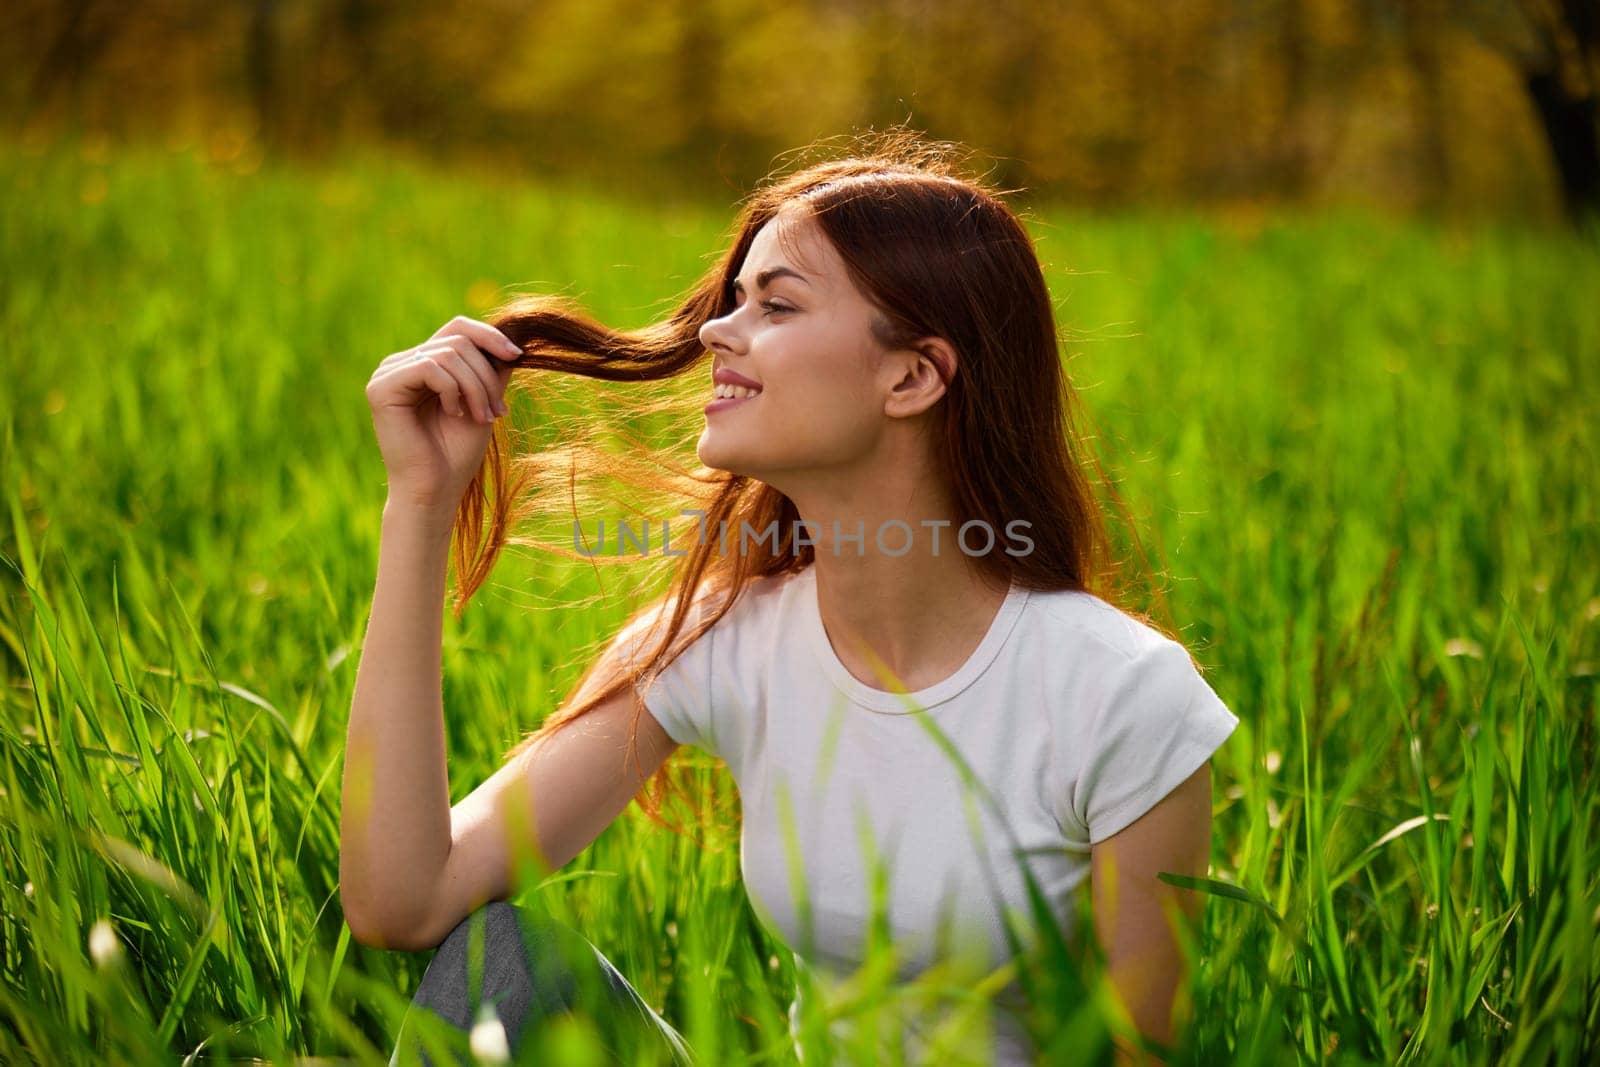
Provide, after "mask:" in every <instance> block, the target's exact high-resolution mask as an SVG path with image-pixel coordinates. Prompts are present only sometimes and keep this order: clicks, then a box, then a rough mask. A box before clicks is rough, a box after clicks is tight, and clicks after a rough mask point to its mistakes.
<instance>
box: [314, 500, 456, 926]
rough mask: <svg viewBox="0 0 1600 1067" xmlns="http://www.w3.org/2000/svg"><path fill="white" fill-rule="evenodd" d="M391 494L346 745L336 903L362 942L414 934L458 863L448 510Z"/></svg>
mask: <svg viewBox="0 0 1600 1067" xmlns="http://www.w3.org/2000/svg"><path fill="white" fill-rule="evenodd" d="M453 511H454V509H453V508H452V509H450V511H448V512H447V511H444V510H442V509H439V508H428V507H424V506H422V505H417V504H409V503H406V502H405V501H404V500H401V499H396V498H395V497H393V496H391V497H390V498H389V500H388V501H387V502H386V503H385V505H384V508H383V533H382V538H381V541H380V547H379V551H378V581H377V587H376V589H375V591H374V592H373V596H372V615H371V618H370V620H369V622H368V625H367V633H366V638H365V640H364V642H363V643H362V646H361V661H360V667H359V668H358V669H357V672H356V685H355V695H354V697H353V699H352V701H351V705H350V725H349V732H348V737H347V741H346V747H345V765H344V786H343V790H344V792H343V799H342V801H341V806H340V824H339V899H340V903H341V904H342V905H343V907H344V914H345V921H346V922H347V923H349V925H350V930H351V932H352V933H353V934H355V935H356V938H357V940H361V941H365V940H366V939H367V937H368V936H369V935H371V934H372V933H373V932H375V931H380V930H397V929H406V928H407V927H409V926H411V925H412V924H414V923H416V922H418V921H419V920H420V919H421V918H422V917H423V915H424V914H425V913H426V911H427V909H428V907H429V906H430V903H431V900H430V898H431V896H432V890H433V888H434V886H436V885H437V884H438V882H439V877H440V872H441V871H442V870H443V869H444V865H445V859H446V858H447V857H448V856H449V854H450V782H449V777H448V774H447V771H446V765H445V743H444V699H443V694H442V692H441V689H440V654H441V644H442V640H443V625H444V623H443V614H444V592H445V572H446V568H447V565H448V560H449V552H450V531H451V523H452V519H453V515H452V512H453Z"/></svg>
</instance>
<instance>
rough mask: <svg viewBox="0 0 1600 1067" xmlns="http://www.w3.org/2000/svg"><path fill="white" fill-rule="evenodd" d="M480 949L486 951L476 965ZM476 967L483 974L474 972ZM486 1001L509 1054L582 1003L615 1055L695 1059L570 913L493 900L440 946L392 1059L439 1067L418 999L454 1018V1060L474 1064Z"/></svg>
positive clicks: (684, 1063)
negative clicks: (421, 1031)
mask: <svg viewBox="0 0 1600 1067" xmlns="http://www.w3.org/2000/svg"><path fill="white" fill-rule="evenodd" d="M474 926H476V927H477V928H478V930H480V931H481V933H479V934H478V935H477V936H478V937H479V938H481V940H480V941H479V944H480V945H481V949H480V950H478V951H476V952H475V951H473V950H472V949H471V942H472V940H473V937H474V930H473V928H474ZM478 952H481V955H478ZM474 958H476V959H477V960H479V961H481V962H479V963H478V964H477V966H473V962H472V961H473V959H474ZM477 975H481V978H478V979H477V981H474V977H475V976H477ZM485 1003H488V1004H492V1005H493V1006H494V1011H495V1014H496V1015H498V1016H499V1018H500V1022H501V1024H502V1025H503V1026H504V1027H505V1031H506V1041H507V1044H508V1045H509V1046H510V1050H511V1054H512V1056H513V1057H515V1056H516V1055H517V1050H518V1049H519V1047H521V1046H522V1045H523V1043H524V1042H525V1041H527V1040H528V1039H529V1038H530V1037H531V1036H532V1035H533V1034H534V1033H535V1031H536V1030H537V1028H538V1024H539V1023H540V1022H541V1021H542V1020H544V1019H546V1018H549V1017H550V1016H554V1015H560V1014H565V1013H568V1012H571V1011H573V1010H574V1009H575V1008H577V1009H583V1010H584V1011H585V1012H586V1014H588V1016H589V1017H590V1018H591V1019H593V1020H594V1021H595V1022H596V1023H597V1025H598V1027H599V1029H600V1030H601V1033H602V1035H603V1036H604V1037H605V1039H606V1041H607V1044H608V1045H609V1046H610V1047H611V1051H612V1052H613V1054H614V1055H615V1056H617V1058H618V1062H621V1063H627V1064H633V1063H645V1062H653V1063H671V1064H675V1065H677V1067H693V1065H694V1063H695V1061H694V1057H693V1056H692V1055H691V1054H690V1050H689V1046H688V1044H687V1043H686V1042H685V1041H684V1040H683V1037H682V1035H681V1034H679V1033H678V1031H676V1030H674V1029H673V1028H672V1027H671V1025H669V1024H668V1023H667V1021H666V1020H665V1019H663V1018H662V1017H661V1016H660V1015H658V1014H656V1012H655V1011H654V1010H653V1009H652V1008H651V1007H650V1005H649V1004H647V1003H646V1002H645V1000H644V998H643V997H641V996H640V995H639V993H638V991H637V990H635V989H634V988H633V986H632V985H630V984H629V983H628V980H627V979H626V978H624V977H623V976H622V974H621V973H620V972H619V971H618V970H617V969H616V968H615V967H614V966H612V964H611V961H610V960H608V959H606V957H605V956H604V954H602V953H601V951H600V950H599V949H598V948H595V946H594V945H593V944H592V943H591V942H590V941H589V939H588V938H586V937H584V936H583V935H582V934H580V933H579V932H578V931H576V930H574V929H572V927H570V926H568V925H566V924H565V923H562V922H559V921H557V920H555V919H552V918H549V917H547V916H539V915H536V914H534V913H533V912H531V911H529V910H528V909H525V908H520V907H517V906H515V905H512V904H509V903H507V902H506V901H503V900H497V901H492V902H490V903H489V904H486V905H484V906H483V907H482V908H480V909H479V910H477V911H475V912H473V913H472V914H471V915H468V916H467V917H466V918H465V919H462V920H461V922H460V923H459V924H458V925H457V926H456V928H455V929H454V930H452V931H450V934H449V936H448V937H446V938H445V939H444V940H443V941H442V942H440V943H439V947H438V948H437V949H436V950H434V954H433V959H432V960H430V961H429V963H428V968H427V970H426V971H424V972H423V975H422V982H421V984H420V985H419V986H418V987H417V992H416V995H415V996H413V997H412V1000H411V1007H410V1008H408V1009H407V1011H406V1014H405V1018H404V1019H403V1020H402V1022H401V1025H400V1036H399V1039H398V1040H397V1042H396V1044H395V1048H394V1053H393V1055H391V1056H390V1058H389V1064H390V1067H401V1065H402V1064H412V1063H420V1064H422V1065H423V1067H437V1065H436V1063H435V1061H434V1059H433V1058H431V1057H430V1056H429V1055H428V1053H427V1051H426V1050H425V1048H424V1047H423V1046H422V1044H421V1043H420V1039H419V1037H418V1035H417V1027H416V1025H415V1020H416V1015H417V1013H418V1009H425V1010H427V1011H428V1012H431V1013H432V1014H433V1015H436V1016H438V1017H440V1018H442V1019H444V1020H445V1021H446V1022H448V1023H449V1024H450V1025H451V1027H453V1028H454V1031H455V1032H452V1033H449V1034H448V1035H447V1036H448V1038H449V1040H450V1041H451V1042H452V1046H451V1047H452V1051H453V1052H454V1053H455V1055H456V1058H457V1062H458V1063H461V1064H471V1063H472V1062H473V1060H472V1058H471V1056H470V1055H468V1052H467V1034H468V1033H469V1032H470V1031H471V1028H472V1024H473V1021H474V1020H475V1019H476V1017H477V1014H478V1008H479V1006H480V1005H482V1004H485ZM402 1050H404V1051H405V1052H406V1055H405V1057H404V1059H402V1056H401V1052H402Z"/></svg>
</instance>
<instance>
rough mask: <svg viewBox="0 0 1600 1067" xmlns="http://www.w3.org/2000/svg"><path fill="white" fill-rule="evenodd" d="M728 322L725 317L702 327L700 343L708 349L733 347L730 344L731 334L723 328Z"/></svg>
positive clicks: (713, 320)
mask: <svg viewBox="0 0 1600 1067" xmlns="http://www.w3.org/2000/svg"><path fill="white" fill-rule="evenodd" d="M726 321H727V319H726V316H724V317H723V318H720V319H712V320H710V321H709V322H707V323H705V324H704V325H702V326H701V327H700V343H701V344H702V345H704V346H705V347H707V348H715V347H722V348H730V347H732V346H731V345H730V344H729V343H728V340H729V332H728V331H727V330H725V329H724V328H723V326H724V324H725V323H726Z"/></svg>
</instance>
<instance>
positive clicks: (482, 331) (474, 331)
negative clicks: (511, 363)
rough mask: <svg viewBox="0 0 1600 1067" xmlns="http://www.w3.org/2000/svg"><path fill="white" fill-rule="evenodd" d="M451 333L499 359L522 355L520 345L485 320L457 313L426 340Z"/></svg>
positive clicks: (440, 338) (443, 336) (435, 339)
mask: <svg viewBox="0 0 1600 1067" xmlns="http://www.w3.org/2000/svg"><path fill="white" fill-rule="evenodd" d="M452 334H456V335H459V336H462V337H465V338H466V339H467V340H468V341H471V342H472V343H473V344H475V345H477V346H478V347H479V348H481V349H483V350H484V351H485V352H488V353H491V354H492V355H495V356H498V357H500V358H501V359H507V360H510V359H517V358H519V357H521V356H522V348H521V346H520V345H518V344H517V343H516V342H515V341H513V340H511V338H509V337H507V336H506V335H505V334H503V333H501V332H500V331H499V330H497V329H495V328H494V327H493V326H490V325H489V324H488V323H487V322H479V321H478V320H477V319H470V318H468V317H467V316H465V315H457V316H456V317H455V318H453V319H451V320H450V321H449V322H447V323H445V324H444V325H443V326H441V327H439V329H438V330H437V331H436V332H435V333H434V335H433V336H432V337H430V338H428V340H430V341H442V340H444V339H445V338H446V337H448V336H450V335H452Z"/></svg>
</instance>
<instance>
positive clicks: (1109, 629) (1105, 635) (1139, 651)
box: [1028, 589, 1177, 663]
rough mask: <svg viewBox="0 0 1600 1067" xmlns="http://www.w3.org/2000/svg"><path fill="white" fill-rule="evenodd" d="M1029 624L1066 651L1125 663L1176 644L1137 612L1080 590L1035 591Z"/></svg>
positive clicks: (1033, 592) (1032, 593) (1031, 603)
mask: <svg viewBox="0 0 1600 1067" xmlns="http://www.w3.org/2000/svg"><path fill="white" fill-rule="evenodd" d="M1028 615H1029V619H1028V621H1029V623H1030V625H1031V626H1032V627H1033V628H1035V629H1038V630H1042V631H1044V632H1045V639H1046V640H1048V641H1051V642H1052V645H1053V647H1055V648H1058V649H1061V650H1062V651H1063V652H1064V653H1068V654H1070V653H1071V652H1077V653H1080V654H1083V655H1090V656H1093V655H1099V656H1103V657H1107V658H1109V659H1111V660H1113V661H1115V662H1119V663H1123V662H1130V661H1132V660H1135V659H1137V658H1138V657H1139V656H1141V655H1144V654H1146V653H1148V652H1150V651H1151V650H1152V649H1155V648H1159V647H1161V646H1163V645H1170V644H1177V642H1175V641H1173V640H1172V638H1170V637H1168V636H1167V635H1166V634H1165V633H1163V632H1161V631H1160V630H1158V629H1156V628H1155V627H1154V626H1152V625H1150V624H1149V623H1148V622H1146V621H1145V620H1144V619H1142V618H1140V617H1138V616H1137V615H1134V614H1131V613H1130V612H1128V611H1125V610H1124V609H1122V608H1121V607H1119V606H1117V605H1116V604H1113V603H1111V602H1110V601H1108V600H1106V599H1104V598H1103V597H1101V596H1098V595H1097V594H1095V593H1091V592H1088V591H1087V590H1081V589H1056V590H1032V591H1030V592H1029V595H1028Z"/></svg>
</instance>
